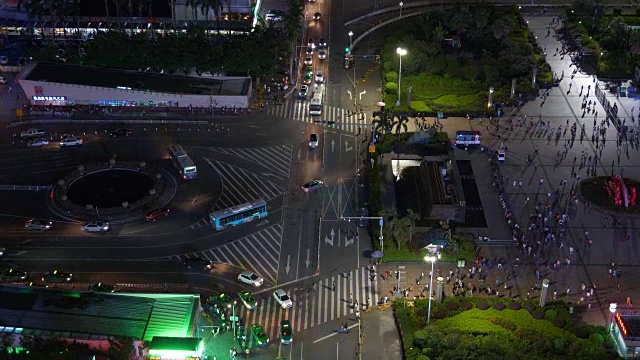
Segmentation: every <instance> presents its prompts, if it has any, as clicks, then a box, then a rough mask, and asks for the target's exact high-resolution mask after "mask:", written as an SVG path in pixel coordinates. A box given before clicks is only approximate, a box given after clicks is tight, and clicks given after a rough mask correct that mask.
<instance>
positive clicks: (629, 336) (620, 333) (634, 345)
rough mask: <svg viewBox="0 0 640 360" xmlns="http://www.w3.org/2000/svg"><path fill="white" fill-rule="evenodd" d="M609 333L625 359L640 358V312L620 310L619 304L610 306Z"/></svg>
mask: <svg viewBox="0 0 640 360" xmlns="http://www.w3.org/2000/svg"><path fill="white" fill-rule="evenodd" d="M609 312H610V319H609V320H610V325H609V333H610V334H611V337H613V339H614V340H615V342H616V347H617V348H618V354H619V355H620V356H621V357H622V358H624V359H637V358H638V357H639V356H640V312H639V311H638V310H627V309H618V308H617V304H609Z"/></svg>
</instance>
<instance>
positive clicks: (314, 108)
mask: <svg viewBox="0 0 640 360" xmlns="http://www.w3.org/2000/svg"><path fill="white" fill-rule="evenodd" d="M323 101H324V85H322V84H321V85H318V87H316V89H315V90H314V91H313V97H312V98H311V101H309V115H322V103H323Z"/></svg>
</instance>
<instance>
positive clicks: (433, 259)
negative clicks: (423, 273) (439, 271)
mask: <svg viewBox="0 0 640 360" xmlns="http://www.w3.org/2000/svg"><path fill="white" fill-rule="evenodd" d="M438 259H440V253H438V254H434V255H427V256H425V257H424V261H427V262H430V263H431V282H430V284H429V310H428V311H427V325H429V323H430V322H431V298H432V297H433V296H432V295H433V266H434V264H435V263H436V261H438Z"/></svg>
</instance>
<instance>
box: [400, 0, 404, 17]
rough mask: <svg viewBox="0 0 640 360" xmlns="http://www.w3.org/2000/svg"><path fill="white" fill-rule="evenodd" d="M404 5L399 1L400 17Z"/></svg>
mask: <svg viewBox="0 0 640 360" xmlns="http://www.w3.org/2000/svg"><path fill="white" fill-rule="evenodd" d="M403 6H404V3H403V2H402V1H401V2H400V17H402V7H403Z"/></svg>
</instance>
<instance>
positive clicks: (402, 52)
mask: <svg viewBox="0 0 640 360" xmlns="http://www.w3.org/2000/svg"><path fill="white" fill-rule="evenodd" d="M400 5H402V3H400ZM400 9H402V6H400ZM396 53H397V54H398V55H399V56H400V69H398V101H397V102H396V107H399V106H400V80H402V57H403V56H404V55H407V50H406V49H403V48H397V49H396Z"/></svg>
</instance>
